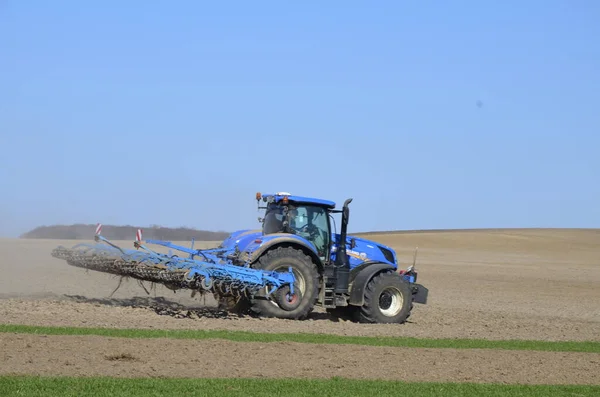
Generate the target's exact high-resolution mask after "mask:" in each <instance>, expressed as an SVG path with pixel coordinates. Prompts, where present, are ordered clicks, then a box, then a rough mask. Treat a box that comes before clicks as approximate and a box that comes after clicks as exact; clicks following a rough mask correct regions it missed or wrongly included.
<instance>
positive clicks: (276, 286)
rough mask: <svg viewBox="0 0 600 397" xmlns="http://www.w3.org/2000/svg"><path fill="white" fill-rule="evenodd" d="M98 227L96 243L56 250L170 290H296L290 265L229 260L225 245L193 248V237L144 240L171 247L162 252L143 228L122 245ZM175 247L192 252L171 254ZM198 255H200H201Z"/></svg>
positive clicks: (263, 293) (241, 293) (265, 293)
mask: <svg viewBox="0 0 600 397" xmlns="http://www.w3.org/2000/svg"><path fill="white" fill-rule="evenodd" d="M99 230H100V229H99V228H98V229H97V233H96V235H95V236H94V240H95V242H96V244H89V243H80V244H76V245H74V246H73V247H72V248H65V247H63V246H58V247H57V248H55V249H54V250H53V251H52V256H53V257H55V258H58V259H63V260H65V261H66V262H67V263H68V264H69V265H71V266H75V267H80V268H85V269H89V270H95V271H99V272H103V273H110V274H115V275H119V276H124V277H132V278H135V279H138V280H142V281H151V282H155V283H159V284H163V285H165V286H166V287H167V288H169V289H172V290H178V289H191V290H194V291H200V292H212V293H213V294H217V295H220V296H221V297H230V296H233V297H236V298H239V297H247V298H254V297H255V296H256V295H257V294H258V293H259V292H260V297H261V298H263V297H265V298H266V297H269V296H271V295H273V294H274V298H275V300H278V301H279V300H281V299H286V298H287V299H289V296H290V295H293V294H294V283H295V281H296V278H295V276H294V273H293V272H292V269H291V267H290V268H289V269H288V271H287V272H275V271H267V270H260V269H253V268H250V267H249V264H247V265H246V266H240V265H235V264H233V263H231V262H229V261H228V260H227V259H225V258H227V256H228V255H227V250H223V249H219V248H213V249H205V250H200V249H194V248H193V246H194V241H193V240H192V246H191V248H187V247H184V246H180V245H176V244H173V243H172V242H170V241H162V240H146V243H148V244H155V245H161V246H164V247H167V248H169V249H170V250H169V254H163V253H159V252H156V251H155V250H152V249H151V248H149V247H148V246H146V245H145V244H143V243H142V240H141V231H140V230H138V233H137V236H136V241H134V247H135V248H136V249H124V248H121V247H119V246H117V245H116V244H114V243H113V242H111V241H110V240H108V239H106V238H104V237H103V236H101V235H100V232H99ZM171 249H174V250H177V251H180V252H184V253H187V254H188V256H187V257H180V256H178V255H173V254H172V253H171ZM195 257H202V260H199V259H195ZM282 287H287V288H282ZM277 291H284V293H283V294H282V293H276V292H277Z"/></svg>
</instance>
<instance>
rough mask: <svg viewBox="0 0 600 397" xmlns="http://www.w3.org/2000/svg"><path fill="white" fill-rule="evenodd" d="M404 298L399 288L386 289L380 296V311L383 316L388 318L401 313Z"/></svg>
mask: <svg viewBox="0 0 600 397" xmlns="http://www.w3.org/2000/svg"><path fill="white" fill-rule="evenodd" d="M403 304H404V297H403V296H402V293H401V292H400V290H398V289H397V288H392V287H388V288H385V289H384V290H383V291H382V292H381V294H380V295H379V311H381V314H383V315H384V316H388V317H393V316H395V315H397V314H398V313H400V310H402V305H403Z"/></svg>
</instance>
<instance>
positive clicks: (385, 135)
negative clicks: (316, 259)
mask: <svg viewBox="0 0 600 397" xmlns="http://www.w3.org/2000/svg"><path fill="white" fill-rule="evenodd" d="M369 4H370V6H369ZM599 18H600V3H599V2H595V1H592V0H588V1H551V0H549V1H534V0H531V1H504V2H491V1H488V2H482V1H446V2H439V1H437V2H434V1H419V2H401V1H378V2H370V3H368V2H359V1H343V2H342V1H327V2H323V1H306V2H275V1H255V2H241V1H240V2H233V1H230V2H199V1H183V0H182V1H177V2H167V1H154V2H141V1H127V2H117V1H95V2H92V1H85V2H83V1H53V2H49V1H28V2H24V1H17V0H4V1H2V2H0V43H1V45H2V47H1V48H2V50H1V51H0V145H1V148H2V153H1V156H0V183H1V190H2V191H1V195H0V235H1V236H16V235H18V234H20V233H23V232H25V231H27V230H29V229H31V228H33V227H35V226H38V225H48V224H56V223H60V224H69V223H80V222H82V223H95V222H102V223H105V224H109V223H113V224H114V223H116V224H135V225H149V224H161V225H165V226H192V227H197V228H203V229H210V230H228V231H229V230H234V229H238V228H246V227H256V226H257V225H258V224H257V221H256V218H257V216H258V215H259V214H258V212H257V209H256V201H255V200H254V195H255V192H256V191H263V192H274V191H289V192H292V193H294V194H297V195H305V196H317V197H321V198H326V199H331V200H334V201H336V202H337V203H339V204H341V203H342V202H343V201H344V200H345V199H346V198H347V197H353V198H354V202H353V203H352V205H351V209H352V216H351V230H353V231H364V230H382V229H428V228H463V227H600V209H599V203H600V183H599V180H600V154H599V152H600V137H599V135H598V131H599V128H600V111H599V110H598V109H599V104H600V43H599V42H598V40H597V38H598V37H600V25H598V24H597V23H595V22H597V21H598V19H599ZM477 101H482V103H483V106H481V107H478V106H477ZM311 158H312V160H311ZM338 225H339V224H338Z"/></svg>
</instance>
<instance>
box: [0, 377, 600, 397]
mask: <svg viewBox="0 0 600 397" xmlns="http://www.w3.org/2000/svg"><path fill="white" fill-rule="evenodd" d="M0 395H2V396H4V397H9V396H28V397H37V396H60V397H86V396H93V397H109V396H110V397H112V396H124V397H135V396H143V397H148V396H244V397H247V396H268V397H273V396H310V397H314V396H330V397H336V396H340V397H348V396H369V397H372V396H403V395H404V396H411V397H420V396H427V397H429V396H445V397H447V396H465V397H469V396H486V397H509V396H510V397H516V396H527V397H542V396H552V397H561V396H598V395H600V386H580V385H558V386H554V385H502V384H473V383H407V382H393V381H371V380H369V381H366V380H350V379H343V378H333V379H326V380H313V379H311V380H301V379H285V380H279V379H239V378H237V379H172V378H171V379H168V378H167V379H165V378H161V379H157V378H149V379H130V378H107V377H100V378H91V377H86V378H75V377H35V376H18V377H17V376H15V377H12V376H4V377H0Z"/></svg>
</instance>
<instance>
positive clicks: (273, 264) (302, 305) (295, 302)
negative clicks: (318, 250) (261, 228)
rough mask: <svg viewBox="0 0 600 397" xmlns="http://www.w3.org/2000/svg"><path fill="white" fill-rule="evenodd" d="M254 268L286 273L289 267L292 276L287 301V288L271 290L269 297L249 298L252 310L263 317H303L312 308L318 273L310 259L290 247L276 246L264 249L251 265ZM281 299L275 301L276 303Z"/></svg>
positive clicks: (317, 286)
mask: <svg viewBox="0 0 600 397" xmlns="http://www.w3.org/2000/svg"><path fill="white" fill-rule="evenodd" d="M253 267H254V268H255V269H262V270H270V271H282V272H287V271H288V268H289V267H291V268H292V272H293V273H294V276H295V278H296V282H295V283H294V292H295V294H294V296H293V297H291V298H292V299H291V300H290V301H289V302H286V301H285V300H284V299H285V298H286V295H288V292H289V289H288V287H287V286H286V287H282V288H281V289H280V291H277V292H276V293H273V294H272V295H271V297H269V298H263V297H255V298H254V299H252V300H251V305H252V311H253V312H255V313H257V314H258V315H260V316H264V317H277V318H285V319H294V320H300V319H305V318H306V317H307V316H308V314H309V313H310V312H311V311H312V310H313V308H314V305H315V302H316V300H317V295H318V288H319V284H318V282H319V273H318V271H317V266H316V265H315V264H314V263H313V261H312V260H311V258H310V257H309V256H308V255H306V254H305V253H303V252H302V251H300V250H298V249H295V248H292V247H279V248H276V249H274V250H270V251H267V252H266V253H265V254H264V255H263V256H262V257H261V258H260V259H259V260H258V261H257V263H256V264H255V265H254V266H253ZM278 301H279V302H281V303H280V304H278V303H277V302H278Z"/></svg>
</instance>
